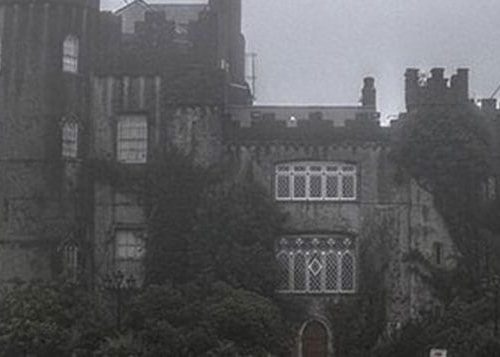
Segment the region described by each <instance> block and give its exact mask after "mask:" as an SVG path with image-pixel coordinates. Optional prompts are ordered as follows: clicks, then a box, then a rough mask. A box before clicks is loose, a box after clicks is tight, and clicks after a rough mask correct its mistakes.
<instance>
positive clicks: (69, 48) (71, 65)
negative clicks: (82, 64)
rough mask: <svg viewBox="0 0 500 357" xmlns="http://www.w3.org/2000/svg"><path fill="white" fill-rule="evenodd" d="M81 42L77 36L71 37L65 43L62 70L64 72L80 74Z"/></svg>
mask: <svg viewBox="0 0 500 357" xmlns="http://www.w3.org/2000/svg"><path fill="white" fill-rule="evenodd" d="M78 54H79V41H78V38H77V37H76V36H73V35H69V36H67V37H66V39H65V40H64V43H63V61H62V68H63V71H64V72H69V73H78Z"/></svg>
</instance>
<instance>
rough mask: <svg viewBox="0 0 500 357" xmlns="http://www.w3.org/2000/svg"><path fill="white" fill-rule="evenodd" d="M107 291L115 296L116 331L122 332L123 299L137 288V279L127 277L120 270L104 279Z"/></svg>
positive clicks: (130, 276)
mask: <svg viewBox="0 0 500 357" xmlns="http://www.w3.org/2000/svg"><path fill="white" fill-rule="evenodd" d="M103 285H104V288H105V289H106V290H108V291H109V292H110V293H111V294H113V296H114V298H115V302H116V329H117V330H118V331H120V330H121V322H122V310H123V297H124V295H125V294H127V293H129V292H130V291H132V290H134V289H135V287H136V281H135V278H134V277H133V276H132V275H129V276H128V277H126V276H125V274H123V273H122V272H121V271H120V270H118V271H116V272H114V273H113V274H106V276H105V277H104V279H103Z"/></svg>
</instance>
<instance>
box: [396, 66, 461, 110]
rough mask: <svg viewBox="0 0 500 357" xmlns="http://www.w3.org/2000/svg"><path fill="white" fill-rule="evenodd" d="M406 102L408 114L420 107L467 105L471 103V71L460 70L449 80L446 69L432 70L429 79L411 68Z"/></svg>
mask: <svg viewBox="0 0 500 357" xmlns="http://www.w3.org/2000/svg"><path fill="white" fill-rule="evenodd" d="M405 101H406V110H407V111H408V112H411V111H413V110H415V109H417V108H418V107H420V106H429V105H457V104H465V103H467V102H468V101H469V70H468V69H465V68H459V69H457V72H456V74H454V75H452V76H451V78H449V79H448V78H445V77H444V68H433V69H431V71H430V76H428V77H427V76H425V75H424V74H423V73H422V72H420V71H419V70H418V69H415V68H409V69H407V70H406V73H405Z"/></svg>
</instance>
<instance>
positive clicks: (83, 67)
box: [0, 0, 99, 281]
mask: <svg viewBox="0 0 500 357" xmlns="http://www.w3.org/2000/svg"><path fill="white" fill-rule="evenodd" d="M98 16H99V0H0V54H1V56H0V128H1V130H0V181H1V184H0V202H1V203H2V209H1V210H0V222H2V223H1V226H0V260H1V261H2V262H4V265H3V267H4V268H3V269H2V273H1V275H0V281H1V280H6V279H10V278H14V277H23V278H30V277H37V278H50V277H51V276H52V275H53V272H54V269H53V268H54V266H55V265H57V264H55V262H56V260H54V255H56V252H58V251H60V244H61V243H62V242H63V241H64V240H65V239H66V240H67V239H76V236H77V235H78V233H76V231H77V230H78V229H77V228H76V227H77V226H78V222H82V219H81V215H82V214H83V213H82V209H81V206H82V200H81V199H82V196H79V193H81V183H80V182H79V180H78V179H77V177H78V172H79V170H80V162H81V159H83V158H84V157H85V156H86V152H87V147H88V145H89V140H90V139H89V135H88V133H89V132H90V127H89V120H88V119H89V111H90V93H89V90H90V86H89V84H90V75H91V72H92V68H93V58H94V43H95V42H96V40H95V37H96V36H95V35H96V31H97V27H98ZM7 267H8V268H7Z"/></svg>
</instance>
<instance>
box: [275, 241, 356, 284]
mask: <svg viewBox="0 0 500 357" xmlns="http://www.w3.org/2000/svg"><path fill="white" fill-rule="evenodd" d="M297 257H299V258H300V259H301V261H303V263H300V264H301V265H302V267H300V266H298V265H297V262H298V260H297ZM332 257H333V261H331V260H330V261H329V260H328V259H330V258H332ZM348 258H350V259H351V261H352V263H351V265H350V266H351V267H350V268H349V270H348V275H344V274H345V272H346V269H347V266H345V265H344V264H346V259H348ZM276 259H277V263H278V266H279V271H280V277H279V279H280V281H279V284H280V286H279V287H278V289H277V291H278V293H283V294H353V293H355V292H356V289H357V276H356V274H357V266H356V264H357V256H356V244H355V240H354V238H352V237H349V236H342V235H338V236H337V235H335V236H332V235H316V236H312V237H294V238H291V237H283V238H281V240H280V242H279V243H278V248H277V253H276ZM333 267H335V268H334V269H333ZM297 272H300V276H299V277H297V276H296V274H297ZM344 279H348V280H347V281H346V283H345V284H344ZM297 284H300V285H301V286H300V287H297ZM330 284H331V285H330Z"/></svg>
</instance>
